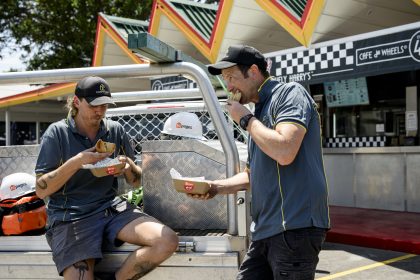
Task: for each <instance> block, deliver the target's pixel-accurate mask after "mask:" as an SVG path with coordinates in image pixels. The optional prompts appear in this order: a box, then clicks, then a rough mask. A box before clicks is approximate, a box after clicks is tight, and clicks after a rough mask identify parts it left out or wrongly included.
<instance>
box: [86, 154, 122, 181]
mask: <svg viewBox="0 0 420 280" xmlns="http://www.w3.org/2000/svg"><path fill="white" fill-rule="evenodd" d="M124 166H125V163H124V162H120V161H119V160H118V159H110V158H106V159H104V160H101V161H98V162H97V163H95V164H85V165H83V168H84V169H89V170H90V171H91V172H92V174H93V175H94V176H96V177H104V176H110V175H114V174H116V173H118V172H121V170H122V169H123V168H124Z"/></svg>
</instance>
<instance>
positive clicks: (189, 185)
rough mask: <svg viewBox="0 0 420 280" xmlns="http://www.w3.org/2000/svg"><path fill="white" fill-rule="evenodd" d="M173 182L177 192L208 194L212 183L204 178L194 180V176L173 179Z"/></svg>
mask: <svg viewBox="0 0 420 280" xmlns="http://www.w3.org/2000/svg"><path fill="white" fill-rule="evenodd" d="M172 184H173V186H174V188H175V189H176V190H177V192H182V193H191V194H206V193H207V192H208V191H209V189H210V185H209V184H208V183H207V182H204V181H202V180H194V179H192V178H182V179H175V178H173V179H172Z"/></svg>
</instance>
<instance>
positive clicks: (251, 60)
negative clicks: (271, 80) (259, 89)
mask: <svg viewBox="0 0 420 280" xmlns="http://www.w3.org/2000/svg"><path fill="white" fill-rule="evenodd" d="M238 64H239V65H248V66H251V65H253V64H256V65H257V66H258V68H260V69H264V70H265V69H267V61H266V60H265V58H264V55H263V54H262V53H260V52H259V51H258V50H257V49H255V48H253V47H250V46H246V45H233V46H230V47H229V49H228V51H227V54H226V56H225V57H224V58H222V59H221V60H220V61H219V62H217V63H215V64H210V65H209V66H208V70H209V72H210V74H212V75H220V74H221V73H222V69H226V68H230V67H232V66H235V65H238Z"/></svg>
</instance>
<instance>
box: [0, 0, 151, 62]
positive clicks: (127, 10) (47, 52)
mask: <svg viewBox="0 0 420 280" xmlns="http://www.w3.org/2000/svg"><path fill="white" fill-rule="evenodd" d="M151 7H152V0H141V1H138V0H54V1H51V0H2V1H0V50H2V49H4V48H5V47H7V48H10V49H17V48H21V49H23V50H24V52H25V55H24V56H25V57H27V58H26V59H25V58H24V61H25V62H26V64H27V70H38V69H57V68H71V67H84V66H90V65H91V59H92V56H93V50H94V43H95V33H96V25H97V19H98V13H99V12H103V13H104V14H107V15H113V16H120V17H126V18H132V19H139V20H147V19H148V18H149V16H150V11H151ZM29 54H31V56H29ZM0 55H1V54H0ZM3 55H7V54H4V53H3Z"/></svg>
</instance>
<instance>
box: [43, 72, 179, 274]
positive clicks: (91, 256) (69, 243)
mask: <svg viewBox="0 0 420 280" xmlns="http://www.w3.org/2000/svg"><path fill="white" fill-rule="evenodd" d="M108 104H114V103H113V101H112V98H111V93H110V89H109V86H108V84H107V82H106V81H105V80H103V79H102V78H99V77H86V78H84V79H82V80H81V81H80V82H79V83H78V84H77V86H76V91H75V96H73V98H70V99H69V101H68V106H67V107H68V109H69V114H68V117H67V118H66V119H64V120H61V121H58V122H56V123H53V124H51V125H50V126H49V127H48V129H47V131H46V132H45V134H44V135H43V137H42V142H41V149H40V153H39V157H38V161H37V163H36V174H37V185H36V193H37V195H38V196H39V197H40V198H47V197H48V206H47V214H48V225H47V233H46V237H47V241H48V244H49V245H50V247H51V249H52V253H53V260H54V262H55V264H56V266H57V270H58V273H59V274H60V275H62V276H64V279H94V266H95V261H96V260H99V259H101V258H102V256H103V254H102V248H103V245H104V244H106V243H109V244H112V245H116V246H119V245H121V244H122V243H123V242H129V243H131V244H135V245H139V246H141V247H140V248H139V249H137V250H136V251H134V252H132V253H131V254H130V255H129V256H128V258H127V259H126V260H125V261H124V263H123V265H122V266H121V267H120V268H119V270H118V271H117V272H116V273H115V275H112V277H111V278H112V279H139V278H140V277H142V276H144V275H145V274H147V273H148V272H150V271H151V270H152V269H154V268H155V267H157V266H158V265H159V264H160V263H161V262H163V261H164V260H165V259H167V258H169V257H170V256H171V255H172V253H173V252H174V251H175V250H176V248H177V246H178V237H177V235H176V234H175V232H174V231H173V230H172V229H170V228H169V227H167V226H165V225H163V224H161V223H160V222H159V221H157V220H156V219H154V218H153V217H151V216H148V215H147V214H145V213H143V212H142V211H140V209H138V208H136V207H135V206H133V205H132V204H129V203H128V202H126V201H123V200H121V199H120V198H119V197H118V196H117V189H118V182H117V181H118V180H117V177H116V176H119V175H123V176H124V177H125V179H126V181H127V182H128V183H129V184H130V185H132V186H133V187H139V186H140V178H141V168H140V167H139V166H137V165H136V164H135V163H134V162H133V160H132V159H133V158H134V152H133V149H132V147H131V145H130V143H129V139H128V135H127V134H126V133H125V131H124V129H123V127H122V126H121V125H120V124H119V123H118V122H114V121H110V120H107V119H104V117H105V113H106V110H107V108H108ZM99 139H102V140H103V141H106V142H111V143H114V144H115V147H116V148H115V151H114V152H101V153H98V152H97V151H96V148H95V143H96V142H97V141H98V140H99ZM110 156H111V157H113V158H115V157H118V159H119V161H121V162H124V163H125V167H124V168H123V169H122V171H121V172H119V173H117V174H112V172H110V173H111V174H110V175H108V176H104V177H95V176H94V175H93V174H92V173H91V171H90V170H88V169H83V168H82V166H83V165H85V164H94V163H97V162H98V161H101V160H103V159H105V158H107V157H110Z"/></svg>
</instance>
